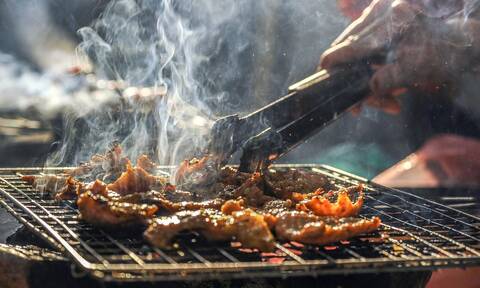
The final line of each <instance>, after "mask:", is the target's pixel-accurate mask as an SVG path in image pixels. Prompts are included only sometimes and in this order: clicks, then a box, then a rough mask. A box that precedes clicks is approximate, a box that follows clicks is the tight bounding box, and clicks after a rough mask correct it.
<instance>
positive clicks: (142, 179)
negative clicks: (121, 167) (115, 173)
mask: <svg viewBox="0 0 480 288" xmlns="http://www.w3.org/2000/svg"><path fill="white" fill-rule="evenodd" d="M166 184H167V179H166V178H165V177H161V176H153V175H151V174H149V173H148V172H147V171H145V170H144V169H142V168H141V167H135V168H133V167H132V165H131V164H130V163H127V170H126V171H125V172H123V173H122V175H120V177H119V178H118V179H117V180H116V181H115V182H113V183H112V184H108V186H107V188H108V189H109V190H113V191H115V192H117V193H119V194H120V195H126V194H131V193H135V192H147V191H149V190H151V189H158V188H160V189H162V188H163V187H164V186H165V185H166Z"/></svg>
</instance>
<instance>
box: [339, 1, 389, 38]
mask: <svg viewBox="0 0 480 288" xmlns="http://www.w3.org/2000/svg"><path fill="white" fill-rule="evenodd" d="M392 2H393V1H391V0H388V1H381V0H374V1H372V2H371V3H370V5H368V6H367V8H365V10H364V11H363V12H362V15H361V16H360V17H359V18H358V19H357V20H355V21H353V22H352V23H351V24H350V25H348V27H347V28H346V29H345V30H344V31H343V32H342V33H341V34H340V35H339V36H338V37H337V38H336V39H335V40H334V41H333V42H332V45H331V46H335V45H337V44H339V43H341V42H343V41H345V40H346V39H347V38H348V37H350V36H352V35H356V34H358V33H359V32H360V31H362V30H363V29H365V28H366V27H367V26H368V25H370V24H371V23H373V22H374V21H375V19H377V18H378V15H381V14H382V13H386V11H387V10H388V8H389V7H390V6H391V5H392Z"/></svg>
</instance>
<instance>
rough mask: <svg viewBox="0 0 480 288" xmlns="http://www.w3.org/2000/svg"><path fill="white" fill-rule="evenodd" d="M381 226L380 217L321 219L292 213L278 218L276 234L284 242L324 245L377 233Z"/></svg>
mask: <svg viewBox="0 0 480 288" xmlns="http://www.w3.org/2000/svg"><path fill="white" fill-rule="evenodd" d="M380 224H381V221H380V218H378V217H373V218H372V219H360V218H336V217H319V216H315V215H312V214H308V213H305V212H299V211H291V212H284V213H282V214H280V215H279V216H278V218H277V221H276V224H275V233H276V235H277V237H278V238H279V239H282V240H289V241H297V242H301V243H306V244H317V245H323V244H328V243H332V242H336V241H340V240H346V239H348V238H351V237H354V236H357V235H360V234H363V233H369V232H372V231H375V230H376V229H378V227H379V226H380Z"/></svg>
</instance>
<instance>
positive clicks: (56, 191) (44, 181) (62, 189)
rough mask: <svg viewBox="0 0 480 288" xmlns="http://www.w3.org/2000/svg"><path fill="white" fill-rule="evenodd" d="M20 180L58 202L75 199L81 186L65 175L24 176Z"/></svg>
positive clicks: (80, 183) (78, 182) (81, 184)
mask: <svg viewBox="0 0 480 288" xmlns="http://www.w3.org/2000/svg"><path fill="white" fill-rule="evenodd" d="M22 180H23V181H25V182H27V183H28V184H30V185H32V187H33V188H35V189H36V190H37V191H38V192H40V193H41V194H46V195H49V196H50V197H52V198H55V199H58V200H67V199H75V198H76V196H77V190H81V189H82V186H83V183H82V182H80V181H77V180H75V179H74V178H73V177H71V176H65V175H54V174H44V175H40V176H33V175H25V176H22Z"/></svg>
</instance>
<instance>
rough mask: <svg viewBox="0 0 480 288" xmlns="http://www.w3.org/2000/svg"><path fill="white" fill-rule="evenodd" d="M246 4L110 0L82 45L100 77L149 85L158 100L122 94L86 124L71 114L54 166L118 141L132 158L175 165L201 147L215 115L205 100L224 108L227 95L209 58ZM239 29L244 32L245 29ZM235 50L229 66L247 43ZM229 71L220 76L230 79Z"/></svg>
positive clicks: (85, 156)
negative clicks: (210, 72)
mask: <svg viewBox="0 0 480 288" xmlns="http://www.w3.org/2000/svg"><path fill="white" fill-rule="evenodd" d="M242 5H245V3H243V4H242V3H236V2H235V3H224V2H222V3H217V2H215V3H214V2H213V1H192V2H183V1H176V2H175V1H149V0H145V1H133V0H121V1H112V2H111V4H110V5H109V6H108V7H107V9H106V11H105V12H104V14H103V16H102V17H101V18H100V19H98V21H96V22H95V23H94V25H93V26H92V27H91V28H90V27H88V28H82V29H80V31H79V34H80V35H81V37H82V39H83V42H82V43H81V44H80V45H79V50H80V51H82V52H84V53H85V54H87V55H88V56H89V57H90V59H92V60H93V62H94V63H95V67H96V71H95V72H96V75H98V76H100V77H104V78H108V79H115V80H121V81H122V82H123V83H125V84H126V86H137V87H150V88H149V89H150V91H153V93H151V94H153V95H154V97H151V99H149V100H147V101H146V100H145V99H144V97H143V96H142V95H136V96H135V97H134V98H135V99H136V100H133V101H132V100H131V99H127V100H126V101H125V99H123V100H122V101H120V102H119V103H118V105H114V106H109V107H99V108H97V109H95V110H93V111H90V112H89V114H88V115H86V116H84V117H83V118H82V119H81V120H80V122H81V125H80V126H82V127H81V128H79V124H78V123H79V120H78V119H77V117H75V116H71V117H70V118H69V119H67V125H69V127H71V129H69V131H71V132H72V133H70V134H68V135H66V138H65V139H64V143H65V144H64V146H63V147H62V148H61V149H60V151H59V153H57V154H56V155H54V156H53V157H52V158H51V161H52V162H53V164H59V163H60V162H65V159H67V158H68V157H69V155H72V154H73V155H75V156H74V158H73V159H69V160H68V161H67V162H72V161H73V162H75V163H76V162H79V161H85V160H86V159H88V156H90V155H92V153H101V152H103V151H104V150H106V149H107V148H108V146H109V145H110V143H111V142H112V141H114V140H116V141H117V142H119V143H120V144H121V145H122V147H123V148H124V152H125V154H126V155H127V156H128V157H130V158H131V159H135V158H136V156H138V155H139V154H141V153H147V154H152V153H153V154H155V155H154V156H156V157H155V158H156V160H157V161H158V163H162V164H177V163H178V162H179V161H180V160H183V159H184V158H185V157H191V156H192V155H195V154H198V153H199V152H200V151H201V150H202V149H204V148H205V144H206V140H207V139H206V137H205V135H206V133H207V132H208V127H209V125H211V119H213V118H214V115H213V112H212V109H213V107H211V106H212V105H210V106H209V105H208V104H212V103H214V105H217V108H218V107H220V106H219V103H225V102H226V101H224V97H225V95H226V93H225V92H224V91H218V87H216V86H215V83H214V81H215V79H212V78H210V77H209V75H208V74H206V73H207V72H206V69H203V67H204V66H206V65H207V64H208V62H209V61H210V59H211V57H212V55H213V56H214V55H215V54H218V53H220V52H223V51H220V50H221V49H223V47H222V45H224V43H223V42H222V41H224V38H226V37H225V36H224V35H223V34H222V33H225V32H226V31H225V25H227V22H228V21H230V20H231V19H239V16H240V15H238V13H241V12H242V9H240V8H241V6H242ZM194 11H196V12H194ZM198 12H201V13H198ZM230 25H232V23H230ZM227 26H228V25H227ZM237 28H239V29H238V30H237V31H236V32H238V33H240V34H241V33H242V28H241V27H237ZM243 38H244V37H243ZM218 39H219V40H218ZM214 40H217V41H214ZM230 44H232V43H230ZM233 44H236V43H233ZM230 48H232V51H229V52H230V53H228V55H227V56H226V59H225V60H226V61H227V62H226V64H228V65H233V67H235V66H236V65H235V61H238V59H235V58H236V57H238V52H241V51H242V49H244V48H245V45H244V46H243V47H242V46H237V47H230ZM228 73H231V72H228V71H225V73H223V75H218V73H217V75H216V76H217V77H219V76H220V77H224V78H225V79H227V80H228V78H229V77H230V76H229V74H228ZM230 75H233V74H230ZM209 84H210V85H209ZM215 90H217V91H215ZM164 91H166V93H163V92H164ZM145 102H148V103H147V104H145ZM222 110H223V111H222ZM217 111H220V112H224V111H225V109H217ZM79 133H80V134H81V137H80V138H79V137H78V135H79ZM72 143H74V144H72ZM75 143H76V144H75ZM72 150H73V151H72Z"/></svg>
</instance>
